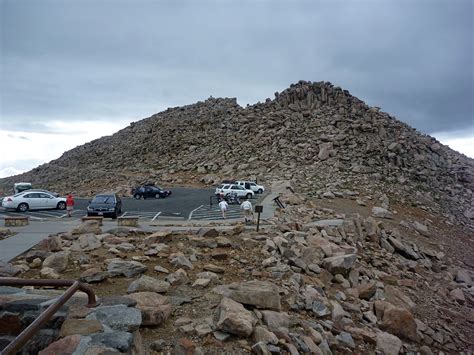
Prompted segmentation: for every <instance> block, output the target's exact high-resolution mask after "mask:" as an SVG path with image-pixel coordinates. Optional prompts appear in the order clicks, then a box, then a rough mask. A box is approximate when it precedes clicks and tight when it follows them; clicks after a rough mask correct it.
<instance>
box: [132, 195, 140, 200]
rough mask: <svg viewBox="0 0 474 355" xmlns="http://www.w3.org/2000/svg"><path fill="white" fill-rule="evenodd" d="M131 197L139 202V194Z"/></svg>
mask: <svg viewBox="0 0 474 355" xmlns="http://www.w3.org/2000/svg"><path fill="white" fill-rule="evenodd" d="M133 197H135V200H139V199H140V198H141V197H140V195H139V194H136V195H135V196H133Z"/></svg>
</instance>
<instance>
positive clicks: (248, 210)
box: [240, 198, 253, 223]
mask: <svg viewBox="0 0 474 355" xmlns="http://www.w3.org/2000/svg"><path fill="white" fill-rule="evenodd" d="M240 209H242V210H244V218H245V223H247V222H252V220H253V209H252V203H251V202H250V201H249V199H248V198H246V199H245V201H244V202H242V204H241V205H240Z"/></svg>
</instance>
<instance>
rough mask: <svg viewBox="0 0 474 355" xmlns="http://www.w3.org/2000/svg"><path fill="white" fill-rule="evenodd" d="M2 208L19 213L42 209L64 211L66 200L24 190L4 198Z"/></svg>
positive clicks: (49, 194) (40, 192) (48, 194)
mask: <svg viewBox="0 0 474 355" xmlns="http://www.w3.org/2000/svg"><path fill="white" fill-rule="evenodd" d="M2 207H4V208H8V209H15V210H17V211H20V212H26V211H28V210H42V209H58V210H65V209H66V198H65V197H56V196H54V195H53V194H51V193H48V192H42V191H34V190H26V191H23V192H20V193H17V194H15V195H13V196H5V197H4V198H3V201H2Z"/></svg>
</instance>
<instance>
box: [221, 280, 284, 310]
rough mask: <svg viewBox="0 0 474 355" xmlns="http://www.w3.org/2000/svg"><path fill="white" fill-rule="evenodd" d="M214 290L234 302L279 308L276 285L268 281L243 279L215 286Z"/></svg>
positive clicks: (266, 307) (279, 300) (279, 299)
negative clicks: (238, 281) (243, 280)
mask: <svg viewBox="0 0 474 355" xmlns="http://www.w3.org/2000/svg"><path fill="white" fill-rule="evenodd" d="M213 291H214V292H216V293H218V294H220V295H222V296H224V297H228V298H231V299H233V300H234V301H236V302H240V303H243V304H248V305H252V306H255V307H257V308H263V309H273V310H277V311H279V310H280V309H281V298H280V294H279V289H278V287H277V286H276V285H275V284H273V283H271V282H268V281H245V282H240V283H232V284H228V285H222V286H216V287H215V288H214V289H213Z"/></svg>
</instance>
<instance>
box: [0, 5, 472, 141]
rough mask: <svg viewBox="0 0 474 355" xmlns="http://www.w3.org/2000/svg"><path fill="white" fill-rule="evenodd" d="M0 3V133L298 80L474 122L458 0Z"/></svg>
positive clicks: (406, 115) (468, 11)
mask: <svg viewBox="0 0 474 355" xmlns="http://www.w3.org/2000/svg"><path fill="white" fill-rule="evenodd" d="M0 4H1V5H0V6H1V8H0V10H1V11H0V13H1V18H0V22H1V26H2V27H1V84H0V85H1V86H0V89H1V93H0V98H1V107H0V115H1V116H0V118H1V122H0V124H1V128H3V129H9V130H25V128H26V130H29V131H47V130H48V126H47V122H48V121H50V120H66V119H81V120H99V119H100V120H102V119H103V120H113V119H115V118H117V117H132V118H134V119H133V120H137V119H140V118H143V117H147V116H149V115H151V114H153V113H156V112H158V111H161V110H163V109H165V108H166V107H169V106H178V105H184V104H190V103H192V102H195V101H197V100H202V99H205V98H207V97H209V96H210V95H212V96H214V97H219V96H228V97H229V96H231V97H237V99H238V101H239V103H240V104H241V105H245V104H247V103H250V104H252V103H255V102H257V101H263V100H264V99H265V98H266V97H273V93H274V92H275V91H281V90H283V89H285V88H286V87H288V86H289V85H290V84H291V83H293V82H296V81H298V80H300V79H303V80H314V81H320V80H327V81H331V82H333V83H334V84H335V85H338V86H341V87H343V88H345V89H348V90H349V91H350V92H351V93H352V94H353V95H355V96H358V97H359V98H361V99H362V100H364V101H366V102H367V103H368V104H370V105H375V106H379V107H381V108H382V109H383V110H384V111H387V112H389V113H391V114H393V115H394V116H396V117H397V118H399V119H401V120H403V121H405V122H407V123H409V124H411V125H412V126H414V127H415V128H417V129H419V130H421V131H423V132H426V133H433V132H440V131H445V132H451V131H452V132H454V131H459V130H463V129H464V128H465V129H472V127H473V126H474V114H473V112H474V110H473V103H472V102H473V98H474V89H473V82H474V74H473V64H472V63H473V62H474V61H473V59H474V58H473V44H472V33H473V32H474V28H473V15H472V14H473V3H472V1H470V0H465V1H464V0H456V1H447V0H446V1H440V0H430V1H427V0H419V1H408V0H402V1H369V0H367V1H352V2H347V1H344V2H343V1H329V0H328V1H316V2H313V1H260V2H254V1H240V2H238V3H237V2H235V3H234V2H222V1H200V2H192V1H176V2H153V1H145V0H141V1H106V0H103V1H92V0H82V1H75V2H65V1H60V0H43V1H41V2H38V1H34V0H23V1H18V0H16V1H13V0H3V1H1V2H0Z"/></svg>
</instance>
